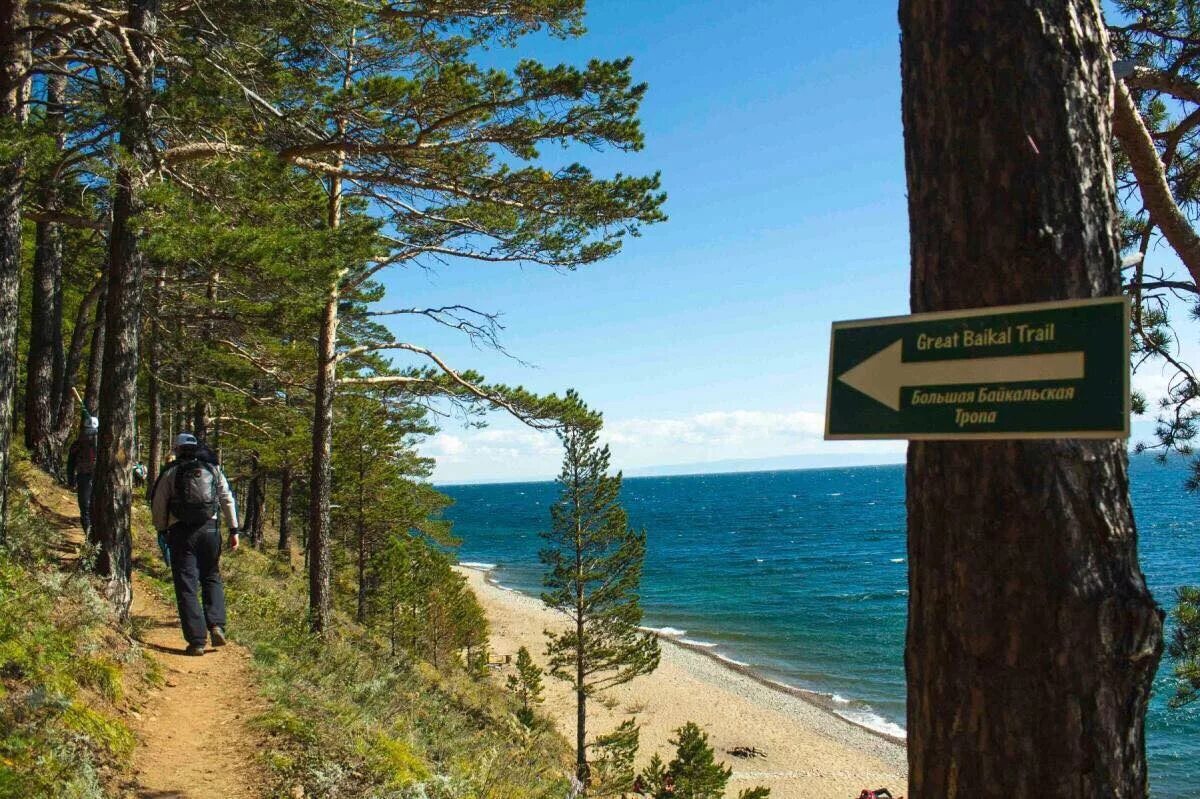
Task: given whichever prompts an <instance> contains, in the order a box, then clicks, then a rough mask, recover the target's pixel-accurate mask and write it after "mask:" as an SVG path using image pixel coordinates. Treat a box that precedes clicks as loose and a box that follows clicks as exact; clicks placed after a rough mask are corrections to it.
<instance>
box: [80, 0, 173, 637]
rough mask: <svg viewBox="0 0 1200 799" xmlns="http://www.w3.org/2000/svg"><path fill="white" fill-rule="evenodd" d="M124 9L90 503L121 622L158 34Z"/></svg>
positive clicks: (151, 0)
mask: <svg viewBox="0 0 1200 799" xmlns="http://www.w3.org/2000/svg"><path fill="white" fill-rule="evenodd" d="M128 7H129V15H128V22H127V24H128V26H129V28H130V30H131V32H132V34H133V35H132V36H131V37H130V40H131V42H132V45H131V46H132V49H133V53H134V56H135V57H136V59H137V61H138V65H139V67H140V69H139V70H138V71H137V72H134V71H133V70H132V69H129V70H128V71H127V74H126V77H125V87H124V102H123V108H122V119H121V123H120V124H121V128H120V144H121V148H122V150H124V151H125V153H126V154H127V160H125V161H123V162H122V163H121V165H120V166H119V167H118V169H117V173H116V175H115V179H114V185H113V209H112V231H111V233H110V236H109V263H108V297H107V301H106V303H105V304H106V312H105V325H106V332H105V336H104V368H103V371H102V377H101V381H100V437H99V447H98V453H97V459H96V484H95V488H94V489H93V490H94V492H95V493H94V495H93V498H92V506H93V509H92V514H93V523H94V526H95V530H96V535H97V543H98V544H99V553H98V557H97V559H96V568H97V571H98V572H99V574H100V575H101V576H102V577H104V578H105V579H106V580H107V581H108V585H107V586H106V592H107V594H108V596H109V598H110V600H111V601H112V602H113V604H114V606H115V607H116V608H117V611H118V613H119V615H120V616H121V617H122V618H127V617H128V615H129V606H130V603H131V602H132V600H133V586H132V583H131V580H130V578H131V571H132V548H133V540H132V536H131V529H130V509H131V507H132V499H133V472H132V470H133V460H134V457H135V453H134V446H135V440H134V439H135V435H136V425H137V373H138V343H139V338H140V335H139V334H140V332H141V309H142V273H143V271H144V259H143V256H142V254H141V252H139V250H138V246H137V240H138V231H137V229H136V228H135V227H134V225H135V224H136V220H137V217H138V216H139V214H140V213H141V211H142V207H143V203H142V200H141V197H140V189H141V183H142V180H143V178H142V174H141V171H140V170H141V169H142V167H143V165H145V164H148V163H149V161H150V158H149V156H150V153H149V149H150V131H149V130H147V128H146V120H147V119H148V118H149V115H150V114H149V111H150V104H151V94H152V92H153V65H154V61H153V59H154V49H153V45H152V39H153V36H154V34H155V31H156V29H157V20H156V15H157V12H158V0H130V2H129V6H128Z"/></svg>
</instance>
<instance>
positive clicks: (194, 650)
mask: <svg viewBox="0 0 1200 799" xmlns="http://www.w3.org/2000/svg"><path fill="white" fill-rule="evenodd" d="M184 654H185V655H190V656H192V657H200V656H201V655H203V654H204V644H188V648H187V651H186V652H184Z"/></svg>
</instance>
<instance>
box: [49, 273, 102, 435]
mask: <svg viewBox="0 0 1200 799" xmlns="http://www.w3.org/2000/svg"><path fill="white" fill-rule="evenodd" d="M103 290H104V278H103V277H101V278H100V279H98V280H97V281H96V282H95V283H93V284H92V287H91V289H89V290H88V293H87V294H85V295H84V297H83V301H82V302H81V303H80V304H79V308H78V309H77V310H76V312H75V324H74V326H73V327H72V328H71V345H70V347H69V348H68V349H67V357H66V362H65V363H64V365H63V381H62V386H61V387H60V389H59V393H58V418H57V419H56V420H55V427H56V428H57V429H56V432H55V435H56V437H57V438H58V448H59V450H60V451H61V450H62V445H63V444H64V443H65V442H66V440H67V437H68V436H69V435H70V434H71V428H72V427H73V426H74V424H75V418H76V413H75V411H76V407H75V405H76V403H75V398H74V396H72V394H73V390H74V388H75V381H76V379H77V378H78V376H79V366H80V364H82V363H83V348H84V344H85V342H86V341H87V340H88V339H89V338H90V337H91V336H89V333H91V332H92V330H93V325H94V324H95V320H94V319H93V309H94V308H95V307H96V305H97V303H98V302H99V303H100V306H101V307H103V305H104V304H103V303H102V302H100V297H101V294H102V292H103Z"/></svg>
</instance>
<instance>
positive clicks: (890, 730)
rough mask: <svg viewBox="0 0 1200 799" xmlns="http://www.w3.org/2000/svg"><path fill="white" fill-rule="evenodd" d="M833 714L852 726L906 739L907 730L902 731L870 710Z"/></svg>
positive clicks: (836, 711)
mask: <svg viewBox="0 0 1200 799" xmlns="http://www.w3.org/2000/svg"><path fill="white" fill-rule="evenodd" d="M833 712H834V713H835V714H836V715H838V716H841V717H842V718H844V719H845V720H846V721H849V722H851V723H852V724H857V725H859V726H860V727H866V728H867V729H868V730H873V731H875V732H878V733H882V734H884V735H887V736H890V737H892V738H901V739H903V738H907V737H908V730H906V729H904V728H903V727H901V726H900V725H899V724H897V723H896V722H894V721H888V720H887V719H885V718H884V717H883V716H881V715H879V714H878V713H876V712H875V711H873V710H871V709H870V708H860V709H855V710H835V711H833Z"/></svg>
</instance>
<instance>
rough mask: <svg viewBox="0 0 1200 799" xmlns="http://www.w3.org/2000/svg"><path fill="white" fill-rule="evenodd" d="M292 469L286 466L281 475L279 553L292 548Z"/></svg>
mask: <svg viewBox="0 0 1200 799" xmlns="http://www.w3.org/2000/svg"><path fill="white" fill-rule="evenodd" d="M291 515H292V468H291V467H290V466H284V467H283V471H282V472H281V473H280V475H279V551H280V552H288V551H289V550H290V549H291V546H292V540H291V537H292V521H291Z"/></svg>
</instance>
